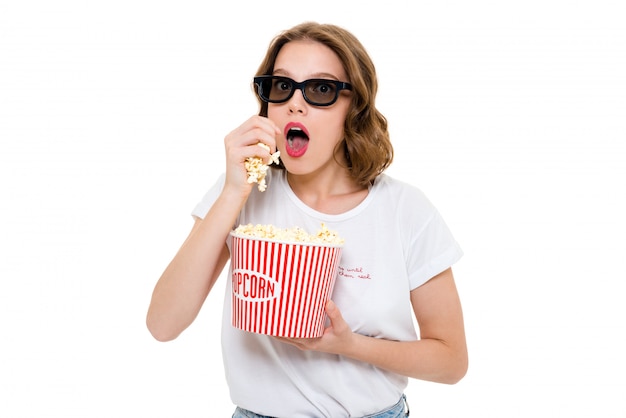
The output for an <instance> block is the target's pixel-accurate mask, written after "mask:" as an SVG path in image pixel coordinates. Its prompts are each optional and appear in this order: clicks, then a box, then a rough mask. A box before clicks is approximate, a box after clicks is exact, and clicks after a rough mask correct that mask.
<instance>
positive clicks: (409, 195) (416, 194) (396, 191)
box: [372, 174, 434, 209]
mask: <svg viewBox="0 0 626 418" xmlns="http://www.w3.org/2000/svg"><path fill="white" fill-rule="evenodd" d="M372 190H373V191H375V193H376V194H380V195H381V196H382V197H383V198H386V199H392V201H395V202H397V203H402V204H410V205H411V206H415V205H417V206H419V207H422V208H433V209H434V207H433V204H432V202H431V201H430V200H429V199H428V197H427V196H426V194H425V193H424V192H423V191H422V190H421V189H420V188H419V187H417V186H415V185H413V184H410V183H407V182H405V181H402V180H399V179H397V178H394V177H391V176H389V175H387V174H381V175H379V176H378V177H377V178H376V181H375V182H374V186H373V188H372Z"/></svg>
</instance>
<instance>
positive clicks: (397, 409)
mask: <svg viewBox="0 0 626 418" xmlns="http://www.w3.org/2000/svg"><path fill="white" fill-rule="evenodd" d="M410 413H411V411H410V410H409V403H408V402H407V400H406V396H405V395H402V396H401V397H400V400H399V401H398V402H397V403H396V404H395V405H393V406H391V407H389V408H387V409H384V410H382V411H380V412H377V413H375V414H370V415H365V416H364V417H362V418H401V417H408V416H409V414H410ZM232 418H275V417H271V416H268V415H259V414H256V413H254V412H252V411H248V410H247V409H243V408H240V407H237V409H235V413H234V414H233V416H232Z"/></svg>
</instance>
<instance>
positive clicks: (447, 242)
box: [407, 210, 463, 290]
mask: <svg viewBox="0 0 626 418" xmlns="http://www.w3.org/2000/svg"><path fill="white" fill-rule="evenodd" d="M410 248H411V249H410V251H409V257H408V260H407V268H408V272H409V282H410V288H411V290H412V289H415V288H417V287H419V286H421V285H423V284H424V283H426V282H427V281H428V280H430V279H432V278H433V277H434V276H436V275H437V274H439V273H441V272H443V271H444V270H446V269H447V268H449V267H451V266H452V265H453V264H454V263H456V262H457V261H458V260H459V259H460V258H461V257H462V256H463V250H462V249H461V247H460V246H459V244H458V243H457V241H456V240H455V238H454V236H453V235H452V232H451V231H450V229H449V228H448V225H447V224H446V223H445V221H444V219H443V218H442V216H441V215H440V213H439V212H438V211H436V210H434V211H433V212H432V213H431V216H430V217H429V218H428V220H427V221H426V223H425V224H423V225H422V227H421V229H420V230H418V231H417V232H416V233H415V234H414V235H413V239H412V242H411V245H410Z"/></svg>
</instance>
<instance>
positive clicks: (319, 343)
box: [275, 300, 354, 354]
mask: <svg viewBox="0 0 626 418" xmlns="http://www.w3.org/2000/svg"><path fill="white" fill-rule="evenodd" d="M326 314H327V315H328V319H330V326H328V327H327V328H326V329H325V330H324V334H323V335H322V336H321V337H319V338H286V337H275V338H277V339H278V340H280V341H282V342H285V343H288V344H291V345H294V346H296V347H298V348H299V349H300V350H313V351H323V352H325V353H333V354H341V353H342V352H343V351H345V349H346V347H347V346H349V344H350V342H351V341H352V338H353V336H354V333H353V332H352V330H351V329H350V327H349V326H348V323H347V322H346V321H345V320H344V319H343V316H342V315H341V312H340V311H339V308H337V305H335V303H334V302H333V301H332V300H329V301H328V302H326Z"/></svg>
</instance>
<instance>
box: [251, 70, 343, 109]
mask: <svg viewBox="0 0 626 418" xmlns="http://www.w3.org/2000/svg"><path fill="white" fill-rule="evenodd" d="M254 84H255V86H256V92H257V94H258V95H259V97H260V98H261V100H263V101H264V102H268V103H284V102H286V101H287V100H289V99H291V96H293V93H294V91H295V90H296V89H298V90H301V91H302V95H303V96H304V100H306V101H307V103H309V104H312V105H314V106H330V105H331V104H333V103H335V102H336V101H337V98H338V97H339V92H340V91H341V90H352V86H351V85H350V84H349V83H345V82H343V81H336V80H325V79H321V78H315V79H311V80H306V81H303V82H301V83H298V82H296V81H294V80H292V79H291V78H288V77H279V76H272V75H264V76H258V77H254Z"/></svg>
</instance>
